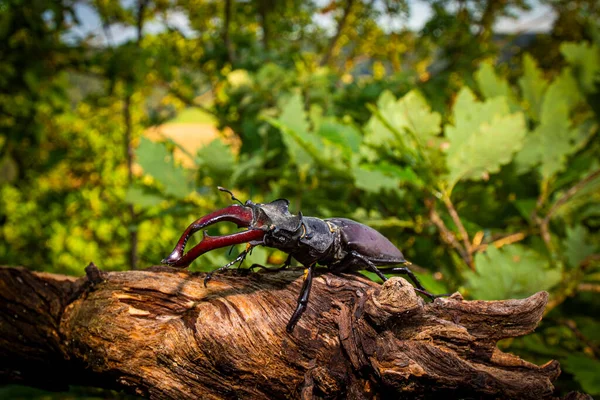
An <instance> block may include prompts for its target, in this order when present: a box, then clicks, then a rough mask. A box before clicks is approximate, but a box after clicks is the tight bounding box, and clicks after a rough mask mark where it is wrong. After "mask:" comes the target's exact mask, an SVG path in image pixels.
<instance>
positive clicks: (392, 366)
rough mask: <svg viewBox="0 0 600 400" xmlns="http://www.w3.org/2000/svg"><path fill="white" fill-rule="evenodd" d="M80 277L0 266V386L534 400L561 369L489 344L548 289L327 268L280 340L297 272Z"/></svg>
mask: <svg viewBox="0 0 600 400" xmlns="http://www.w3.org/2000/svg"><path fill="white" fill-rule="evenodd" d="M86 274H87V276H86V277H83V278H80V279H75V278H70V277H64V276H59V275H52V274H46V273H36V272H31V271H28V270H26V269H23V268H0V383H7V382H17V383H22V384H28V385H34V386H41V387H45V388H51V389H62V388H64V387H66V385H69V384H78V385H92V386H97V387H107V388H115V389H124V390H126V391H128V392H131V393H136V394H138V395H141V396H145V397H149V398H156V399H196V398H200V397H201V398H207V399H221V398H252V399H262V398H283V397H286V398H287V397H291V398H306V399H310V398H322V397H324V398H355V399H370V398H375V397H377V398H399V397H402V398H422V397H427V398H457V397H468V398H471V397H472V398H490V399H492V398H502V399H506V398H520V399H543V398H552V395H553V391H554V388H553V385H552V381H553V380H555V379H556V378H557V377H558V375H559V373H560V369H559V365H558V362H556V361H549V362H548V363H546V364H544V365H543V366H537V365H534V364H531V363H528V362H527V361H524V360H522V359H520V358H518V357H516V356H514V355H511V354H508V353H503V352H502V351H500V350H498V348H497V347H496V342H497V341H498V340H500V339H503V338H509V337H515V336H521V335H525V334H528V333H530V332H532V331H533V330H534V329H535V327H536V326H537V324H538V323H539V321H540V320H541V318H542V314H543V311H544V308H545V305H546V302H547V300H548V294H547V293H546V292H540V293H537V294H535V295H533V296H531V297H529V298H527V299H523V300H505V301H465V300H463V299H462V297H461V296H460V295H459V294H458V293H455V294H454V295H452V296H451V297H449V298H439V299H436V300H435V301H434V302H429V303H425V302H424V301H423V300H422V299H421V298H420V297H419V296H417V294H416V293H415V291H414V290H413V287H412V286H411V285H410V284H409V283H408V282H407V281H405V280H404V279H402V278H392V279H390V280H389V281H388V282H386V283H385V284H384V285H379V284H377V283H374V282H371V281H369V280H367V279H365V278H363V277H359V276H355V275H332V274H329V273H326V274H322V275H319V276H318V277H316V278H315V279H314V282H313V288H312V294H311V299H310V302H309V305H308V310H307V311H306V313H305V314H304V315H303V317H302V318H301V319H300V322H299V323H298V325H297V326H296V328H295V330H294V332H293V333H292V334H288V333H286V331H285V326H286V323H287V321H288V319H289V317H290V315H291V313H292V311H293V309H294V307H295V305H296V298H297V295H298V292H299V290H300V286H301V283H302V272H301V271H299V270H286V271H283V272H277V273H275V272H265V271H263V272H259V273H250V274H248V275H246V276H242V275H240V274H237V273H233V272H232V273H225V274H219V275H216V276H215V277H214V278H213V280H212V281H210V283H209V284H208V287H207V288H205V287H204V285H203V277H204V275H203V274H198V273H190V272H188V271H185V270H180V269H174V268H168V267H152V268H151V269H148V270H145V271H128V272H109V273H105V272H101V271H100V270H98V269H97V268H96V267H95V266H94V265H93V264H90V266H88V267H87V268H86Z"/></svg>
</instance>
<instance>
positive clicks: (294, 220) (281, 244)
mask: <svg viewBox="0 0 600 400" xmlns="http://www.w3.org/2000/svg"><path fill="white" fill-rule="evenodd" d="M219 190H221V191H223V192H227V193H229V194H230V195H231V198H232V199H233V200H235V201H237V202H239V203H240V204H234V205H231V206H229V207H225V208H223V209H221V210H217V211H214V212H212V213H210V214H208V215H205V216H204V217H202V218H200V219H198V220H196V221H194V222H193V223H192V224H191V225H190V226H188V228H187V229H186V230H185V231H184V232H183V234H182V235H181V237H180V239H179V241H178V242H177V245H176V246H175V249H174V250H173V251H172V252H171V254H170V255H169V256H168V257H166V258H165V259H163V260H162V263H163V264H168V265H172V266H177V267H187V266H188V265H190V263H191V262H192V261H194V260H195V259H196V258H197V257H199V256H200V255H202V254H204V253H206V252H208V251H211V250H214V249H218V248H221V247H227V246H232V245H236V244H241V243H248V246H247V247H246V250H244V251H243V252H242V253H240V255H239V256H238V257H237V258H236V259H235V260H233V261H232V262H230V263H229V264H227V265H225V266H223V267H221V268H219V269H217V270H216V271H221V270H224V269H227V268H229V267H231V266H232V265H234V264H235V263H237V262H238V261H239V262H242V261H243V260H244V258H245V257H246V255H247V254H248V252H249V251H250V250H251V248H252V247H254V246H267V247H273V248H276V249H279V250H282V251H284V252H285V253H287V254H288V258H287V260H286V261H285V264H284V266H283V267H288V266H289V265H290V262H291V259H292V258H294V259H296V260H297V261H298V262H300V263H301V264H302V265H304V266H305V268H306V270H305V274H304V283H303V285H302V290H301V292H300V295H299V297H298V304H297V306H296V310H295V312H294V313H293V314H292V317H291V318H290V321H289V323H288V325H287V331H288V332H292V331H293V330H294V327H295V326H296V324H297V323H298V320H299V319H300V316H301V315H302V313H303V312H304V310H306V305H307V303H308V298H309V296H310V288H311V284H312V278H313V275H314V269H315V266H316V265H317V263H318V264H320V265H324V266H326V267H327V268H328V269H329V270H330V271H331V272H334V273H339V272H344V271H346V272H351V271H358V270H362V269H366V270H369V271H371V272H374V273H375V274H377V276H379V277H380V278H381V279H382V280H383V281H386V280H387V278H386V277H385V275H383V273H382V272H381V271H380V270H379V269H378V268H377V267H378V266H393V265H398V264H406V263H407V261H406V260H405V259H404V256H403V255H402V252H401V251H400V250H398V248H397V247H396V246H394V245H393V244H392V243H391V242H390V241H389V240H388V239H387V238H386V237H385V236H383V235H382V234H381V233H379V232H377V231H376V230H375V229H373V228H371V227H368V226H366V225H363V224H361V223H359V222H356V221H353V220H351V219H346V218H328V219H319V218H315V217H305V216H303V215H302V213H298V214H297V215H293V214H291V213H290V211H289V210H288V206H289V201H288V200H286V199H278V200H275V201H272V202H270V203H266V204H260V203H258V204H257V203H253V202H252V201H250V200H248V201H246V202H245V203H242V202H241V201H239V200H238V199H236V198H235V196H234V195H233V193H231V192H230V191H229V190H227V189H224V188H222V187H219ZM220 221H229V222H233V223H235V224H237V226H238V227H244V228H247V230H245V231H242V232H238V233H234V234H231V235H226V236H215V237H213V236H208V235H207V234H206V232H204V237H203V239H202V240H201V241H200V243H198V244H197V245H196V246H194V247H193V248H192V249H191V250H189V251H188V252H187V253H185V254H184V248H185V245H186V243H187V241H188V239H189V238H190V236H191V235H192V234H193V233H194V232H197V231H199V230H201V229H203V228H205V227H207V226H209V225H212V224H214V223H217V222H220ZM385 271H386V273H399V274H406V275H408V277H409V278H410V279H411V280H412V281H413V283H414V285H415V287H416V288H415V290H417V291H418V292H420V293H422V294H424V295H425V296H428V297H429V298H431V299H433V298H435V297H438V296H436V295H433V294H431V293H429V292H428V291H427V290H425V288H424V287H423V286H422V285H421V283H420V282H419V280H418V279H417V278H416V276H415V275H414V274H413V273H412V272H411V271H410V270H409V269H408V268H406V267H399V268H388V269H386V270H385ZM213 272H215V271H213ZM211 276H212V272H211V273H209V274H207V276H206V278H205V280H204V285H205V286H206V283H207V282H208V280H210V279H211Z"/></svg>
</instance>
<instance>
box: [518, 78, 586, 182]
mask: <svg viewBox="0 0 600 400" xmlns="http://www.w3.org/2000/svg"><path fill="white" fill-rule="evenodd" d="M581 99H582V97H581V94H580V93H579V91H578V90H577V87H576V85H575V83H574V81H573V78H572V77H571V75H570V74H568V72H566V71H563V73H562V74H561V75H560V76H559V77H558V78H556V79H555V80H554V81H553V82H552V84H551V85H550V87H548V90H547V91H546V94H545V95H544V98H543V102H542V107H541V114H540V124H539V125H538V127H537V128H536V129H535V130H534V131H533V132H531V133H529V134H528V135H527V137H526V138H525V144H524V146H523V150H522V151H521V152H519V154H518V155H517V157H516V161H517V165H518V171H519V172H521V173H522V172H527V171H529V170H530V169H531V168H533V167H535V166H539V169H540V172H541V174H542V176H543V177H544V178H550V177H552V176H554V175H555V174H557V173H558V172H561V171H563V170H564V169H565V166H566V162H567V157H568V156H569V155H571V154H573V153H574V152H576V151H577V150H579V149H580V148H581V147H582V146H583V145H584V144H585V142H586V141H587V140H588V138H589V137H590V135H591V134H593V132H595V131H590V129H591V127H590V126H588V125H585V124H582V125H581V126H573V123H572V121H571V119H570V113H571V110H572V108H573V107H575V105H576V104H577V103H578V102H579V101H580V100H581ZM582 129H585V131H584V132H582V131H581V130H582Z"/></svg>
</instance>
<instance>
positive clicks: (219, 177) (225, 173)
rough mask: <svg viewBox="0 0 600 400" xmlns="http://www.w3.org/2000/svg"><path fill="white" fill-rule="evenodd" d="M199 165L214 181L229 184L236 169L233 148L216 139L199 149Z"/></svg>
mask: <svg viewBox="0 0 600 400" xmlns="http://www.w3.org/2000/svg"><path fill="white" fill-rule="evenodd" d="M197 163H198V166H199V167H200V168H202V170H203V172H205V174H206V175H208V176H211V177H212V178H213V180H215V181H219V182H221V184H222V185H225V184H227V182H228V181H229V178H230V176H231V175H232V174H233V171H234V168H235V157H234V155H233V152H232V151H231V147H229V146H227V145H226V144H225V143H223V142H222V141H221V140H219V139H215V140H213V141H212V142H210V143H208V144H207V145H205V146H203V147H201V148H200V149H198V158H197Z"/></svg>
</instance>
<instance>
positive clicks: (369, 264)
mask: <svg viewBox="0 0 600 400" xmlns="http://www.w3.org/2000/svg"><path fill="white" fill-rule="evenodd" d="M350 254H352V256H354V257H356V258H357V259H359V260H360V261H362V262H363V264H365V265H366V266H367V269H368V270H369V271H371V272H373V273H375V274H376V275H377V276H378V277H379V278H380V279H381V280H382V281H384V282H385V281H387V280H388V278H387V277H386V276H385V275H384V274H383V273H382V272H381V271H380V270H379V269H378V268H377V267H376V266H375V264H373V263H372V262H371V261H369V260H368V259H367V258H366V257H365V256H363V255H362V254H360V253H357V252H356V251H351V252H350Z"/></svg>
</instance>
